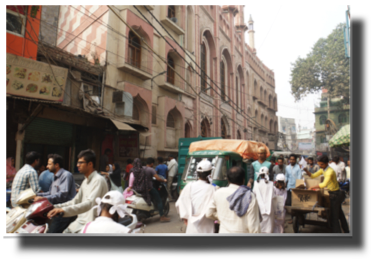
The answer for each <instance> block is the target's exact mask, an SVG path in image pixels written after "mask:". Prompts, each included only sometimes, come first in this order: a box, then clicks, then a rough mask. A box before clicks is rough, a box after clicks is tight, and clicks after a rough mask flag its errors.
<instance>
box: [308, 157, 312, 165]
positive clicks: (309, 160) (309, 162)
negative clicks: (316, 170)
mask: <svg viewBox="0 0 382 272" xmlns="http://www.w3.org/2000/svg"><path fill="white" fill-rule="evenodd" d="M308 164H309V165H313V158H312V157H309V158H308Z"/></svg>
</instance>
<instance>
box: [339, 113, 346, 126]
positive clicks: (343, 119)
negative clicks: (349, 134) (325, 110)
mask: <svg viewBox="0 0 382 272" xmlns="http://www.w3.org/2000/svg"><path fill="white" fill-rule="evenodd" d="M346 122H347V118H346V114H343V113H342V114H340V115H339V116H338V123H340V124H345V123H346Z"/></svg>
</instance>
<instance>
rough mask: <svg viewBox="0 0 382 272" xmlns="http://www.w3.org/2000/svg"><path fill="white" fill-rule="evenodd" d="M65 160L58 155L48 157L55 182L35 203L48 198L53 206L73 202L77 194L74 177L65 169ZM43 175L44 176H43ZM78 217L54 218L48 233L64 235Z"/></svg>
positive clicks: (49, 168) (38, 195)
mask: <svg viewBox="0 0 382 272" xmlns="http://www.w3.org/2000/svg"><path fill="white" fill-rule="evenodd" d="M63 166H64V159H63V158H62V157H61V156H60V155H57V154H52V155H49V156H48V165H47V168H48V170H49V171H50V172H52V174H53V176H54V177H53V182H52V184H51V186H50V188H49V191H48V192H46V193H38V194H37V196H36V197H35V198H34V200H35V201H37V200H40V199H42V198H46V199H48V200H49V202H51V203H52V204H59V203H65V202H67V201H69V200H72V199H73V198H74V197H75V196H76V194H77V192H76V185H75V182H74V178H73V175H72V174H71V173H70V172H69V171H67V170H65V169H63V168H62V167H63ZM41 175H42V174H41ZM76 218H77V216H73V217H53V219H52V222H51V224H50V226H49V230H48V233H62V232H63V231H64V230H65V229H66V228H67V227H68V226H69V224H70V223H72V222H73V221H74V220H75V219H76Z"/></svg>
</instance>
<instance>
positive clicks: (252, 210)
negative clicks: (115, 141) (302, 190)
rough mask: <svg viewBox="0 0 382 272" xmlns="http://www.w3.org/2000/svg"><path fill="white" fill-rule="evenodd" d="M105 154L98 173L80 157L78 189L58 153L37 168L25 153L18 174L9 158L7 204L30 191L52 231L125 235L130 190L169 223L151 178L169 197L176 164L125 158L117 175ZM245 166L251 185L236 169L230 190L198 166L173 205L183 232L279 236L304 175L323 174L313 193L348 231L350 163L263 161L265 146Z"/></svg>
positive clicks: (90, 155)
mask: <svg viewBox="0 0 382 272" xmlns="http://www.w3.org/2000/svg"><path fill="white" fill-rule="evenodd" d="M108 152H109V151H108V150H106V152H105V154H104V155H106V156H103V157H102V158H101V160H103V161H102V167H104V171H100V172H97V171H96V169H95V165H96V155H95V153H94V151H92V150H90V149H88V150H83V151H81V152H80V153H79V155H78V161H77V168H78V171H79V172H80V173H81V174H83V175H84V180H83V182H82V184H81V186H80V187H79V188H77V186H76V183H75V181H74V178H73V175H72V173H70V172H69V171H67V170H65V169H64V160H63V158H62V156H60V155H58V154H51V155H48V158H47V166H46V170H43V169H41V168H40V160H41V156H40V154H38V153H37V152H34V151H32V152H29V153H28V154H27V155H26V157H25V165H24V166H23V167H22V168H21V169H20V170H19V171H16V170H15V168H14V159H13V158H8V159H7V184H8V183H9V184H12V193H11V206H12V207H16V206H17V203H16V199H17V197H18V195H19V194H20V193H21V192H22V191H23V190H25V189H27V188H32V190H33V191H34V192H35V194H36V196H35V198H34V200H35V201H38V200H40V199H42V198H46V199H47V200H49V202H51V203H52V204H53V205H54V209H53V210H51V211H50V212H49V213H48V218H50V219H51V222H50V225H49V231H48V232H49V233H92V232H97V231H99V232H102V233H110V232H112V233H115V232H117V233H124V232H128V230H126V228H125V227H123V226H122V225H116V224H117V222H118V219H119V218H122V217H124V216H125V215H126V214H127V213H128V212H127V208H126V205H125V202H124V200H125V199H126V198H127V197H129V196H131V195H132V194H133V192H134V191H135V192H137V193H139V194H140V195H142V198H143V199H144V201H145V202H146V203H147V204H148V205H151V203H153V204H154V206H155V207H156V208H157V209H158V211H159V215H160V222H168V221H170V218H169V217H167V216H166V215H165V214H164V208H163V203H162V200H161V197H160V195H159V193H158V191H157V190H156V189H155V188H154V187H153V183H152V181H153V178H155V179H156V180H157V181H159V182H162V183H164V184H166V186H165V187H167V190H168V197H169V198H170V199H171V196H172V194H171V186H172V183H173V181H174V178H175V177H176V174H177V172H178V163H177V162H176V159H175V158H174V157H169V158H168V159H167V161H168V163H167V164H166V163H165V160H164V158H162V157H159V158H157V165H156V167H155V168H154V163H155V160H154V159H153V158H147V159H145V162H144V165H143V163H142V161H141V160H140V159H139V158H136V159H134V161H133V160H131V159H129V160H127V166H126V169H125V174H124V175H122V171H121V167H120V165H119V164H118V163H109V162H108V159H107V158H106V157H107V155H108ZM247 165H248V167H247V170H248V174H249V178H248V182H245V176H246V173H245V170H244V169H243V168H242V167H240V166H233V167H232V168H230V169H229V170H228V173H227V178H228V182H229V186H228V187H225V188H218V187H217V186H215V185H214V184H212V181H211V179H210V177H211V172H212V170H213V167H212V164H211V162H210V161H208V160H202V161H201V162H199V164H198V165H197V176H198V180H197V181H196V182H191V183H188V184H187V185H186V186H185V188H184V189H183V191H182V194H181V195H180V196H179V198H178V200H177V201H176V203H175V206H176V209H177V212H178V214H179V216H180V218H181V219H182V220H183V221H184V223H185V224H186V226H187V227H186V233H214V232H219V233H283V232H284V228H285V223H286V222H285V214H286V209H285V206H290V205H291V190H292V189H294V188H295V187H296V180H297V179H302V177H303V175H307V176H309V177H311V178H315V177H318V176H320V175H323V176H324V180H323V182H322V183H320V184H319V185H318V186H316V187H314V188H311V189H316V188H327V189H328V191H329V197H330V214H331V216H330V218H329V220H330V221H331V225H332V229H333V232H337V233H339V232H342V231H343V232H345V233H347V232H349V228H348V224H347V221H346V218H345V215H344V213H343V211H342V206H341V204H342V203H343V202H344V200H345V196H344V194H343V191H342V190H340V184H341V182H344V181H345V180H348V181H349V180H350V160H349V161H348V162H347V166H345V163H344V161H343V158H339V157H337V156H335V157H333V158H332V159H331V160H329V158H328V157H327V156H326V155H322V156H319V157H318V158H317V162H315V160H314V159H313V158H312V157H308V158H307V159H305V158H304V157H299V158H298V156H296V155H293V154H292V155H290V156H289V157H288V158H284V156H279V157H277V158H274V157H273V158H272V159H271V160H270V161H267V160H266V150H265V148H260V149H259V152H258V160H256V161H252V162H248V164H247ZM172 201H174V200H172ZM90 222H93V223H92V224H90ZM217 223H219V225H218V224H217ZM287 223H292V222H291V221H288V222H287ZM217 226H219V227H218V228H217ZM217 229H218V230H217ZM101 230H102V231H101Z"/></svg>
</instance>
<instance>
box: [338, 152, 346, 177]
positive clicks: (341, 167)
mask: <svg viewBox="0 0 382 272" xmlns="http://www.w3.org/2000/svg"><path fill="white" fill-rule="evenodd" d="M345 168H346V165H345V163H344V158H343V157H340V158H339V162H338V171H339V174H340V176H339V178H338V182H344V181H345V180H346V169H345Z"/></svg>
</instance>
